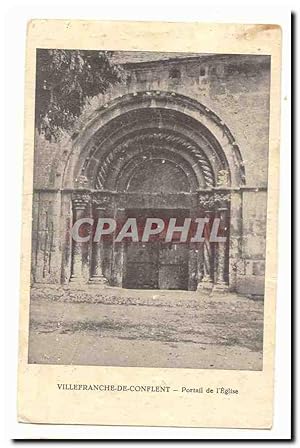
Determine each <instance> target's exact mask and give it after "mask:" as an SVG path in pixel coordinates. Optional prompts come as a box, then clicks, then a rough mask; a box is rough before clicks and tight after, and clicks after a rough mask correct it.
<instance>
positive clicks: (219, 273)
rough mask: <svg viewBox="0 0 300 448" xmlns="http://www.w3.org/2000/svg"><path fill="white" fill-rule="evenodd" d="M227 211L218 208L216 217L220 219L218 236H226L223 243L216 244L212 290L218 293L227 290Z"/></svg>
mask: <svg viewBox="0 0 300 448" xmlns="http://www.w3.org/2000/svg"><path fill="white" fill-rule="evenodd" d="M227 214H228V210H227V208H226V207H222V208H221V207H220V208H218V212H217V215H218V217H219V218H220V226H219V236H226V241H225V242H218V243H217V257H216V279H215V285H214V289H215V290H218V291H225V290H226V289H228V284H227V282H226V280H225V273H226V263H227V259H226V248H227V242H228V228H227V226H228V223H227Z"/></svg>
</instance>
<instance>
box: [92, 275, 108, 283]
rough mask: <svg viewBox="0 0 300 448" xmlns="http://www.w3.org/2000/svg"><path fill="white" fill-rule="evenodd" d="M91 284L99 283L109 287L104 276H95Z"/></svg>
mask: <svg viewBox="0 0 300 448" xmlns="http://www.w3.org/2000/svg"><path fill="white" fill-rule="evenodd" d="M89 283H97V284H99V285H108V280H107V278H106V277H104V275H95V276H93V277H91V278H90V279H89Z"/></svg>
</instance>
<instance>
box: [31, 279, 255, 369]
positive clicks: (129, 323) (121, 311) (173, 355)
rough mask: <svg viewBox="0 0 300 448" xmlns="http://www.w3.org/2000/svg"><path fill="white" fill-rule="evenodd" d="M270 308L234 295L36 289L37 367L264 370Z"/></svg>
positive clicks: (33, 332)
mask: <svg viewBox="0 0 300 448" xmlns="http://www.w3.org/2000/svg"><path fill="white" fill-rule="evenodd" d="M91 291H92V292H91ZM262 347H263V302H262V301H261V300H252V299H248V298H245V297H239V296H237V295H233V294H225V295H224V294H218V295H215V296H214V297H211V296H209V295H205V294H203V295H202V296H201V295H199V293H197V292H188V291H143V296H142V297H141V291H138V290H125V289H119V288H109V287H106V288H104V289H102V290H99V288H94V289H91V288H90V289H89V291H88V292H87V291H85V290H81V291H80V290H78V289H77V290H75V289H74V290H71V289H64V290H63V289H55V288H52V289H51V288H48V287H47V288H45V287H43V288H34V289H32V294H31V307H30V341H29V362H30V363H37V364H64V365H70V364H73V365H99V366H103V365H107V366H127V367H129V366H130V367H164V368H171V367H173V368H174V367H177V368H194V369H238V370H261V369H262Z"/></svg>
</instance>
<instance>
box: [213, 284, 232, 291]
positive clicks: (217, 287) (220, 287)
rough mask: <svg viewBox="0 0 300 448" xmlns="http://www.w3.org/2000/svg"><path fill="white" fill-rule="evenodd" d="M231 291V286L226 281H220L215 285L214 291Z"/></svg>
mask: <svg viewBox="0 0 300 448" xmlns="http://www.w3.org/2000/svg"><path fill="white" fill-rule="evenodd" d="M226 291H229V286H228V285H227V283H225V282H218V283H216V284H215V285H214V287H213V292H226Z"/></svg>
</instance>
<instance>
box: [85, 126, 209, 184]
mask: <svg viewBox="0 0 300 448" xmlns="http://www.w3.org/2000/svg"><path fill="white" fill-rule="evenodd" d="M162 151H169V152H170V153H172V154H173V158H174V157H175V158H177V160H178V163H179V165H182V164H183V166H185V167H186V168H185V170H186V171H188V175H189V176H191V177H194V178H195V182H194V184H193V186H194V191H196V190H197V189H199V188H205V187H207V188H209V187H212V186H214V185H215V174H214V172H213V169H212V166H211V164H210V162H209V160H208V159H207V158H206V156H205V154H204V153H203V152H202V151H201V150H200V148H198V147H196V146H195V145H192V144H191V143H190V142H188V141H186V140H185V139H183V138H182V137H179V136H176V135H172V134H168V133H163V132H162V131H159V132H156V133H155V132H152V133H142V134H137V135H135V136H131V135H130V136H129V137H128V138H127V140H125V141H124V142H122V143H121V144H120V145H119V146H117V147H116V148H115V149H112V150H111V151H110V152H109V153H108V154H107V155H106V156H104V157H103V158H102V159H100V161H99V164H98V172H97V175H96V176H95V174H92V176H91V177H92V178H95V179H96V183H95V188H96V189H107V188H108V189H112V190H118V188H117V187H116V186H115V185H113V184H112V178H118V177H120V176H119V173H118V172H121V171H122V169H123V166H124V163H125V162H126V161H128V160H130V159H131V158H132V157H137V156H138V155H141V154H142V156H143V157H144V158H146V157H147V153H148V154H152V155H153V153H154V152H156V153H159V152H160V153H162ZM166 157H167V156H166ZM181 160H182V161H183V163H182V162H181ZM94 165H95V164H94ZM87 171H88V170H87ZM94 173H95V171H94ZM90 174H91V173H90ZM108 181H109V186H108V185H107V184H108Z"/></svg>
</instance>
